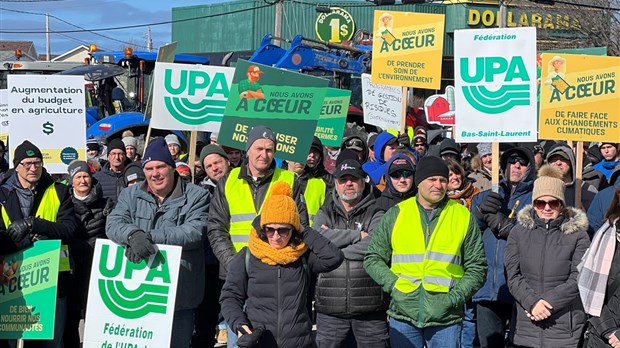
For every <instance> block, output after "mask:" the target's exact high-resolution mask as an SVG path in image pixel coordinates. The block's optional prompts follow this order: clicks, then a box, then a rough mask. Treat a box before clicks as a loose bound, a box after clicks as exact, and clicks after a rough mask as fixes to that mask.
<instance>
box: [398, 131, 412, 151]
mask: <svg viewBox="0 0 620 348" xmlns="http://www.w3.org/2000/svg"><path fill="white" fill-rule="evenodd" d="M398 143H399V144H400V145H402V146H405V147H410V146H411V139H409V134H407V131H406V130H405V132H404V133H400V134H398Z"/></svg>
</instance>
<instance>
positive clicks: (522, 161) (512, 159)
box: [508, 156, 528, 166]
mask: <svg viewBox="0 0 620 348" xmlns="http://www.w3.org/2000/svg"><path fill="white" fill-rule="evenodd" d="M517 162H519V164H520V165H522V166H526V165H527V164H528V160H526V159H524V158H521V157H518V156H514V157H508V163H510V164H515V163H517Z"/></svg>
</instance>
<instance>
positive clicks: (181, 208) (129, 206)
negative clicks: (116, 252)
mask: <svg viewBox="0 0 620 348" xmlns="http://www.w3.org/2000/svg"><path fill="white" fill-rule="evenodd" d="M142 166H143V168H144V173H145V176H146V182H144V183H142V184H139V185H134V186H131V187H128V188H127V189H124V190H123V191H122V192H121V194H120V196H119V199H118V202H117V204H116V207H115V208H114V210H112V212H111V213H110V215H109V216H108V220H107V222H106V233H107V235H108V237H109V238H110V239H111V240H113V241H114V242H115V243H118V244H121V245H123V246H124V247H125V255H126V256H127V258H128V259H129V260H130V261H131V262H133V263H140V262H142V261H143V260H146V259H148V258H149V257H150V256H151V255H154V254H155V253H156V249H155V246H154V244H167V245H178V246H181V247H183V252H182V254H181V268H180V270H179V283H178V287H177V294H176V304H175V308H174V320H173V323H172V338H171V341H170V342H171V345H170V346H171V347H183V348H187V347H189V346H190V340H191V337H192V334H193V332H194V309H195V308H196V307H198V305H199V304H200V302H201V300H202V297H203V291H204V276H203V275H204V254H203V236H204V234H205V232H206V229H207V210H208V208H209V198H210V196H209V194H208V192H207V191H206V190H204V189H203V188H200V187H198V186H196V185H194V184H191V183H187V182H186V181H185V180H182V179H181V178H180V177H179V175H178V174H177V173H176V171H175V163H174V160H173V159H172V156H171V154H170V152H169V151H168V148H167V145H166V142H165V140H164V139H163V138H158V139H155V140H154V141H153V142H151V143H150V144H149V145H148V147H147V149H146V152H145V154H144V158H143V160H142Z"/></svg>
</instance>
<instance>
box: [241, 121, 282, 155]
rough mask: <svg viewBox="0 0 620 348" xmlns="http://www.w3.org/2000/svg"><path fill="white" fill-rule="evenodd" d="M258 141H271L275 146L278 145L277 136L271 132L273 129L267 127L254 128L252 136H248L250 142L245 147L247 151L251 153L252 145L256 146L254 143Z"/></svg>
mask: <svg viewBox="0 0 620 348" xmlns="http://www.w3.org/2000/svg"><path fill="white" fill-rule="evenodd" d="M258 139H269V140H271V141H273V143H274V145H275V144H277V142H276V135H275V133H274V132H273V131H272V130H271V128H268V127H265V126H256V127H254V128H252V130H251V131H250V134H248V141H247V143H246V146H245V151H249V150H250V147H251V146H252V144H254V142H255V141H256V140H258Z"/></svg>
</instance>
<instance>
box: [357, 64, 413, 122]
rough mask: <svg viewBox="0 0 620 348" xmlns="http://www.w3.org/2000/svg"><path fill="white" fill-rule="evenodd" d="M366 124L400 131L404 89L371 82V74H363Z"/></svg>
mask: <svg viewBox="0 0 620 348" xmlns="http://www.w3.org/2000/svg"><path fill="white" fill-rule="evenodd" d="M362 90H363V93H362V98H363V101H364V122H365V123H368V124H372V125H375V126H377V127H381V128H383V129H400V123H401V119H402V112H403V111H402V105H403V89H402V88H401V87H394V86H388V85H378V84H374V83H372V82H371V77H370V75H369V74H362Z"/></svg>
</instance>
